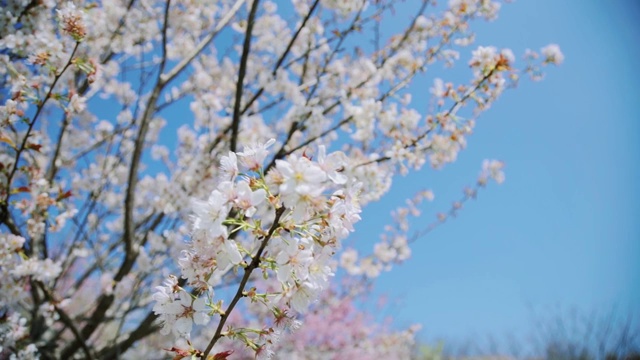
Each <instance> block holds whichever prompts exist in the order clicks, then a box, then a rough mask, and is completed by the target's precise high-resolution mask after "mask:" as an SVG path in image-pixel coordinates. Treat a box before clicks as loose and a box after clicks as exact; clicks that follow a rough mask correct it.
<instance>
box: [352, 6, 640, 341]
mask: <svg viewBox="0 0 640 360" xmlns="http://www.w3.org/2000/svg"><path fill="white" fill-rule="evenodd" d="M402 15H403V14H402V12H399V14H398V16H400V17H401V16H402ZM639 16H640V1H633V0H629V1H607V2H598V1H581V0H571V1H554V0H535V1H524V0H521V1H516V2H514V3H512V4H506V5H504V6H503V8H502V10H501V12H500V17H499V18H498V20H496V21H494V22H492V23H478V24H476V25H477V26H476V27H475V28H476V29H477V30H478V31H477V33H478V35H477V41H476V44H477V45H495V46H497V47H499V48H501V47H509V48H511V49H513V51H514V53H515V54H516V56H520V55H521V54H522V53H523V52H524V50H525V49H526V48H528V47H529V48H532V49H535V50H539V49H540V47H542V46H544V45H546V44H549V43H557V44H559V45H560V46H561V48H562V51H563V53H564V55H565V62H564V63H563V64H562V66H560V67H559V68H548V69H546V71H547V75H546V77H545V79H544V81H542V82H538V83H535V82H531V81H529V80H528V79H523V81H521V83H520V85H519V86H518V88H517V89H516V90H515V91H509V92H508V93H506V94H505V95H504V96H503V97H502V98H501V99H499V100H498V102H497V103H495V104H494V106H493V107H492V108H491V109H490V110H489V111H488V112H486V113H485V114H483V116H482V117H481V118H480V120H479V122H478V126H477V127H476V130H475V133H474V135H472V136H471V137H470V138H469V139H468V147H467V149H466V150H464V151H463V152H462V153H461V154H460V156H459V159H458V161H456V162H455V163H453V164H450V165H447V166H446V167H445V168H444V169H443V170H440V171H435V170H432V169H426V170H424V171H421V172H420V174H419V176H409V177H407V178H397V179H396V180H395V182H394V186H393V190H392V192H391V193H390V194H389V195H388V196H386V197H385V199H384V200H383V201H381V202H379V203H376V204H371V205H369V206H368V207H367V208H366V209H365V212H364V213H363V221H362V222H361V223H360V224H359V226H358V227H357V232H356V233H355V234H354V235H355V240H357V241H356V242H359V243H360V244H363V243H368V244H369V245H368V246H360V248H362V249H363V250H364V249H366V248H367V247H368V248H369V249H370V244H371V243H373V242H374V241H376V240H377V238H378V234H379V233H380V232H381V231H382V225H381V224H384V223H388V220H389V211H390V210H392V209H394V208H395V207H397V206H399V205H402V202H403V199H405V198H406V197H407V196H411V195H412V194H413V192H414V190H415V189H417V188H430V189H432V190H433V191H434V192H435V196H436V200H435V201H434V202H433V203H431V204H429V206H428V207H426V208H425V211H424V213H423V216H422V218H420V219H418V220H417V221H414V224H415V229H421V228H424V227H425V226H427V224H428V223H430V222H431V221H432V220H433V219H434V217H435V214H436V213H437V212H440V211H446V210H448V208H449V207H450V204H451V202H452V201H453V200H457V199H459V198H460V196H461V195H462V189H463V187H464V186H466V185H472V184H473V183H474V181H475V179H476V177H477V175H478V172H479V170H480V167H481V163H482V160H483V159H486V158H496V159H500V160H503V161H504V162H505V163H506V182H505V183H504V184H502V185H499V186H498V185H495V184H490V186H489V187H488V188H487V189H485V190H483V191H482V192H481V193H480V194H479V197H478V199H477V200H476V201H473V202H470V203H467V204H466V205H465V207H464V209H463V210H462V211H461V212H460V214H459V216H458V217H457V218H455V219H454V220H453V221H449V222H447V223H446V224H444V225H443V226H441V227H439V228H437V229H436V230H435V231H433V232H432V233H430V234H429V235H428V236H427V237H425V238H422V239H421V240H419V241H418V242H417V243H415V244H414V246H413V257H412V258H411V259H410V260H408V261H407V262H406V263H404V264H403V265H401V266H396V267H395V268H394V269H393V271H391V272H388V273H384V274H383V275H382V276H381V277H380V278H379V279H378V281H377V285H376V289H377V290H376V292H377V293H378V294H387V295H388V296H389V297H390V298H391V299H393V301H392V302H391V305H390V306H389V307H388V308H387V309H386V312H385V313H386V314H388V315H392V316H393V317H394V319H395V323H396V324H397V325H398V326H400V327H402V326H406V325H409V324H412V323H416V322H417V323H421V324H422V325H423V330H422V331H421V333H420V338H421V339H423V340H425V339H426V340H433V339H436V338H444V339H447V340H448V341H450V342H463V341H466V340H468V339H471V338H478V337H480V338H485V337H486V336H494V337H497V338H500V337H505V336H506V335H508V334H510V335H514V334H515V335H517V336H525V335H526V334H528V333H530V330H531V329H532V324H533V321H534V320H536V318H537V317H539V316H540V314H544V315H545V316H546V315H549V314H552V313H559V312H564V311H566V310H567V309H569V308H577V309H579V310H581V311H584V312H591V311H594V310H596V311H609V310H610V309H612V308H614V307H617V308H618V309H622V310H621V311H635V312H636V315H637V313H638V312H640V286H639V285H640V261H638V260H640V223H638V221H637V220H638V216H639V215H640V205H639V201H638V200H640V190H639V188H638V182H639V181H640V163H639V159H640V124H639V121H638V120H640V92H639V90H638V84H640V81H639V80H640V76H639V72H638V70H637V69H636V68H635V66H636V64H638V59H640V47H639V46H638V43H639V40H640V37H639V35H640V27H638V26H637V22H636V20H637V19H638V17H639ZM634 22H636V24H635V25H634ZM466 61H468V59H465V60H464V61H461V62H460V63H459V64H458V65H457V66H463V67H464V63H466ZM521 64H522V62H521ZM427 74H428V75H429V73H427ZM435 76H439V77H443V78H444V79H445V80H446V79H447V75H446V73H442V72H436V73H434V74H433V75H432V77H431V79H432V78H433V77H435ZM430 85H431V82H429V83H425V84H423V85H414V86H415V87H414V91H413V92H414V93H420V92H423V91H424V92H426V91H428V90H427V89H428V87H429V86H430ZM422 86H424V88H422Z"/></svg>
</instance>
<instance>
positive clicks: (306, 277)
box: [154, 140, 360, 337]
mask: <svg viewBox="0 0 640 360" xmlns="http://www.w3.org/2000/svg"><path fill="white" fill-rule="evenodd" d="M273 143H274V140H270V141H268V142H266V143H264V144H263V143H256V144H253V145H249V146H246V147H245V148H244V150H243V151H242V152H237V153H234V152H229V154H228V155H227V156H224V157H222V159H221V161H220V170H221V174H220V178H221V181H220V182H219V184H218V186H217V188H216V189H215V190H213V191H212V192H211V193H210V195H209V198H208V199H207V200H206V201H200V200H195V201H194V202H193V211H194V216H193V233H192V237H191V242H190V246H189V249H188V250H185V251H183V256H182V257H181V259H180V261H179V264H180V267H181V269H182V277H183V278H184V279H185V280H186V283H187V284H188V285H190V286H192V287H193V288H194V290H195V291H194V295H190V294H189V293H187V292H186V291H185V290H184V288H182V287H181V286H179V285H178V281H177V278H175V277H170V278H169V280H167V282H166V283H165V285H164V286H159V287H158V288H157V292H156V293H155V294H154V299H155V300H156V302H157V303H156V305H155V306H154V311H155V312H156V314H159V315H160V318H161V320H162V321H163V332H164V333H169V332H173V333H175V334H178V335H180V336H184V337H189V333H190V331H191V327H192V323H194V322H195V323H196V324H204V323H206V322H207V321H208V319H209V316H210V315H213V314H214V313H216V312H219V313H221V314H222V313H224V312H223V309H221V308H220V303H218V304H216V303H215V301H214V299H215V296H214V295H215V294H214V291H213V287H214V286H215V285H217V284H218V283H219V282H220V279H221V277H222V275H224V274H225V273H227V272H228V271H229V270H230V269H231V268H233V267H237V266H239V267H243V268H245V271H252V270H254V269H255V268H257V266H259V267H260V269H261V270H262V272H263V274H264V275H265V276H271V275H274V276H275V278H276V279H277V280H278V282H279V284H280V288H281V289H280V290H279V291H277V292H275V293H272V294H270V295H269V296H265V297H262V299H263V301H264V302H265V304H268V306H269V307H270V308H274V307H275V308H278V307H282V306H284V307H287V308H292V309H293V310H295V311H297V312H299V313H304V312H305V311H306V309H307V307H308V306H309V305H310V304H311V303H312V302H313V301H314V300H315V299H316V298H317V296H318V294H319V293H320V291H322V289H324V288H326V287H327V285H328V282H329V278H330V277H331V276H333V274H334V267H335V265H334V264H333V261H332V260H331V259H332V256H333V254H334V253H335V252H336V251H337V250H338V249H339V248H340V247H341V240H343V239H344V238H345V237H346V236H347V235H348V234H349V232H351V231H353V225H354V223H355V222H357V221H358V220H360V215H359V213H360V206H359V204H358V194H359V191H360V185H359V184H357V183H354V182H352V181H349V179H348V178H347V177H346V176H345V175H344V174H342V171H343V169H344V166H345V165H346V162H345V161H346V159H345V156H344V154H342V153H341V152H333V153H330V154H327V153H326V150H325V148H324V146H320V147H319V150H318V159H317V161H314V160H312V159H311V158H310V157H308V156H306V155H302V156H296V155H290V156H288V157H287V158H286V160H284V159H276V160H275V161H274V162H273V163H274V164H275V166H273V167H271V168H270V169H265V167H264V161H265V159H266V157H267V156H268V154H269V152H268V148H269V147H270V146H271V145H272V144H273ZM265 172H266V173H265ZM265 226H266V228H265ZM239 230H244V231H245V233H246V235H247V236H246V237H244V238H242V239H241V238H239V237H237V236H235V234H236V232H238V231H239ZM251 264H256V265H255V266H256V267H255V268H251V266H252V265H251ZM270 274H271V275H270ZM252 296H256V294H255V292H254V293H253V295H252Z"/></svg>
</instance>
